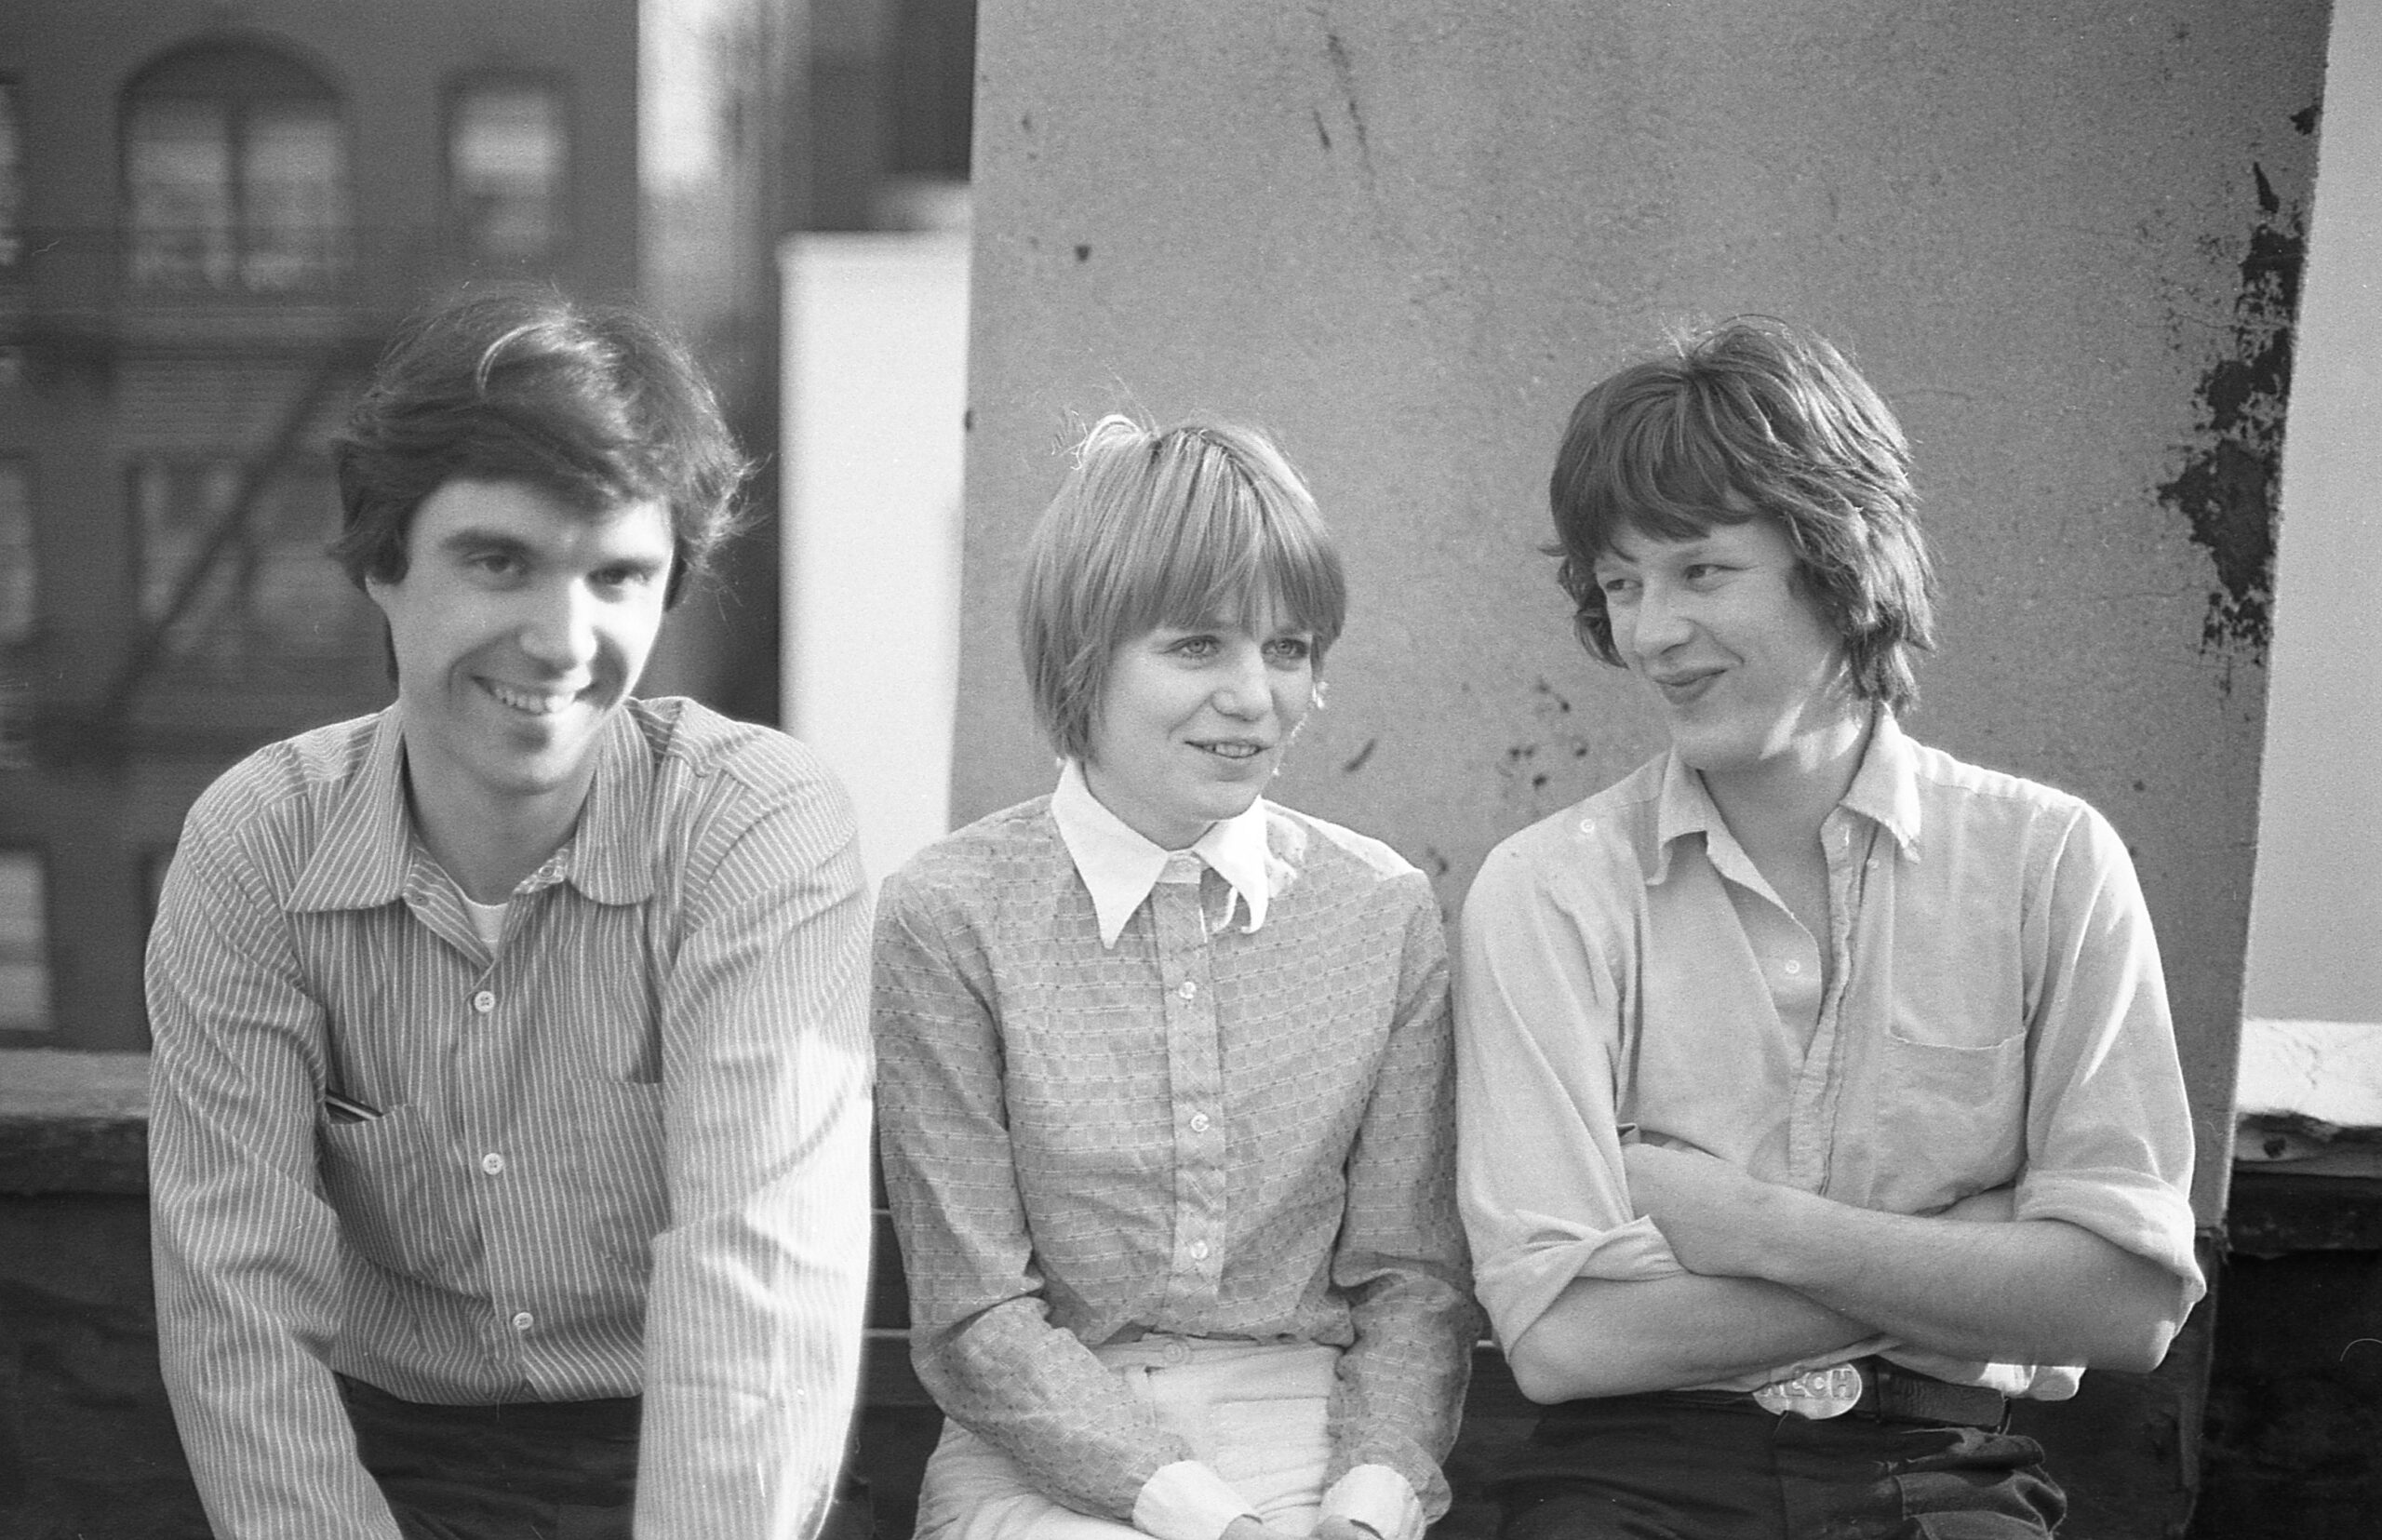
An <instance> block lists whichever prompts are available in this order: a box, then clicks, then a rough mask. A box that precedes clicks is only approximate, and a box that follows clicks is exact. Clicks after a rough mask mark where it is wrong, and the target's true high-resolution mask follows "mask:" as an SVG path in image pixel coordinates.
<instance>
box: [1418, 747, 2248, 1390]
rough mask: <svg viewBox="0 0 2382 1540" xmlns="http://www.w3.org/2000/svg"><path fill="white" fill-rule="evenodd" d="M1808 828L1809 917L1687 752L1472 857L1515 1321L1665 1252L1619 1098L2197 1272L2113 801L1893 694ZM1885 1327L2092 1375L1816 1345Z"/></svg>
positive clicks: (1650, 1274)
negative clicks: (1893, 711)
mask: <svg viewBox="0 0 2382 1540" xmlns="http://www.w3.org/2000/svg"><path fill="white" fill-rule="evenodd" d="M1821 839H1822V845H1823V847H1824V849H1825V850H1826V854H1827V870H1828V896H1829V924H1830V931H1829V933H1828V934H1827V935H1826V936H1813V935H1811V934H1809V933H1808V932H1807V931H1805V930H1804V929H1803V927H1802V926H1801V925H1800V923H1798V922H1797V921H1796V920H1795V918H1794V917H1793V916H1792V915H1791V914H1790V913H1789V912H1788V911H1787V907H1786V905H1785V904H1782V903H1780V902H1779V901H1778V898H1777V896H1776V894H1775V893H1774V892H1773V891H1772V889H1771V887H1770V884H1769V883H1768V882H1766V881H1764V880H1763V878H1762V877H1761V875H1760V872H1759V871H1758V870H1756V868H1755V866H1754V864H1753V862H1752V861H1751V859H1750V858H1748V857H1747V856H1746V853H1745V851H1744V850H1743V848H1742V847H1740V846H1739V845H1738V843H1737V842H1736V840H1735V839H1734V838H1733V837H1731V835H1730V831H1729V828H1728V825H1727V824H1725V823H1724V822H1722V820H1721V818H1720V812H1719V810H1717V809H1716V808H1715V807H1714V805H1713V803H1712V800H1711V797H1709V796H1708V795H1707V794H1706V791H1705V788H1704V783H1703V781H1702V780H1701V778H1699V777H1698V776H1697V775H1696V774H1695V772H1694V771H1693V770H1689V769H1688V768H1687V767H1686V766H1685V765H1683V764H1682V763H1680V762H1679V758H1678V757H1677V756H1676V755H1665V756H1664V757H1661V758H1659V759H1656V760H1654V761H1653V762H1652V763H1650V764H1648V765H1646V766H1644V767H1643V768H1641V769H1640V770H1638V771H1637V772H1636V773H1635V774H1633V775H1631V776H1629V777H1628V778H1627V779H1626V780H1624V781H1622V782H1621V783H1619V784H1617V785H1615V786H1613V787H1611V788H1610V789H1608V790H1606V791H1604V792H1601V793H1599V794H1598V795H1597V796H1595V797H1590V798H1588V799H1587V800H1586V801H1585V802H1582V803H1580V804H1578V805H1577V806H1575V807H1573V808H1572V809H1570V810H1567V811H1564V812H1561V813H1558V814H1557V815H1555V816H1554V817H1552V818H1548V819H1545V820H1543V821H1541V822H1540V823H1538V824H1532V826H1531V827H1529V828H1527V829H1524V830H1523V831H1521V832H1520V833H1519V834H1517V835H1515V836H1514V837H1511V838H1509V839H1507V840H1506V841H1505V843H1503V844H1501V845H1499V846H1498V847H1497V848H1496V850H1493V851H1492V852H1491V854H1490V856H1489V859H1488V861H1487V863H1486V864H1483V865H1482V867H1481V869H1480V875H1479V877H1478V878H1476V879H1475V881H1474V883H1473V888H1472V894H1471V897H1470V898H1469V899H1468V900H1467V901H1466V903H1465V910H1464V956H1463V962H1462V967H1461V969H1460V974H1461V977H1460V981H1459V988H1458V1016H1459V1021H1460V1030H1459V1032H1458V1034H1457V1039H1458V1056H1459V1058H1458V1062H1459V1065H1460V1074H1459V1083H1460V1085H1461V1088H1462V1091H1461V1094H1462V1104H1463V1131H1464V1134H1463V1171H1464V1178H1463V1196H1464V1212H1465V1223H1466V1225H1468V1226H1469V1228H1470V1231H1471V1235H1472V1244H1473V1252H1474V1255H1475V1258H1476V1261H1477V1270H1478V1282H1479V1290H1480V1299H1481V1303H1482V1304H1484V1305H1485V1306H1488V1310H1489V1316H1490V1319H1491V1320H1492V1321H1493V1322H1494V1323H1495V1325H1496V1328H1497V1334H1498V1336H1499V1338H1500V1339H1501V1340H1502V1341H1504V1342H1505V1343H1506V1344H1508V1345H1510V1344H1511V1343H1512V1342H1513V1341H1514V1340H1515V1339H1516V1338H1518V1337H1519V1336H1520V1335H1521V1334H1522V1333H1523V1332H1526V1331H1528V1330H1529V1329H1530V1328H1531V1326H1532V1323H1533V1322H1535V1321H1536V1320H1537V1319H1538V1318H1539V1317H1540V1316H1541V1315H1543V1314H1544V1313H1545V1312H1546V1309H1547V1307H1548V1306H1550V1305H1551V1304H1552V1303H1553V1302H1554V1300H1555V1298H1556V1296H1557V1295H1559V1294H1560V1293H1561V1292H1563V1290H1564V1288H1565V1286H1566V1285H1568V1284H1569V1283H1570V1282H1571V1281H1572V1279H1575V1278H1591V1279H1652V1278H1661V1277H1665V1276H1667V1275H1671V1274H1675V1273H1678V1272H1679V1271H1680V1270H1681V1268H1680V1265H1679V1260H1678V1258H1677V1257H1676V1256H1675V1255H1674V1254H1673V1253H1672V1252H1671V1249H1670V1245H1669V1243H1668V1242H1667V1241H1666V1239H1664V1238H1663V1235H1662V1232H1661V1231H1660V1230H1659V1229H1657V1228H1656V1227H1655V1226H1654V1224H1653V1221H1652V1220H1650V1219H1647V1218H1644V1217H1643V1216H1639V1215H1636V1214H1635V1211H1634V1210H1633V1208H1632V1205H1631V1203H1630V1199H1629V1193H1628V1189H1627V1184H1626V1181H1625V1180H1624V1176H1623V1167H1622V1158H1623V1157H1622V1146H1621V1140H1622V1128H1623V1125H1625V1124H1635V1125H1636V1126H1637V1127H1638V1128H1639V1131H1640V1132H1641V1133H1642V1134H1643V1136H1645V1137H1647V1138H1650V1139H1654V1140H1658V1141H1662V1142H1667V1143H1676V1144H1681V1145H1688V1146H1690V1147H1693V1148H1695V1149H1700V1150H1704V1151H1706V1152H1708V1153H1710V1154H1712V1155H1714V1156H1717V1157H1719V1158H1721V1159H1723V1160H1726V1161H1728V1162H1730V1163H1731V1164H1733V1165H1735V1166H1738V1167H1740V1168H1742V1169H1743V1170H1745V1171H1746V1172H1750V1173H1752V1174H1753V1175H1754V1176H1757V1177H1759V1178H1760V1179H1761V1180H1763V1181H1765V1182H1773V1183H1778V1184H1782V1185H1787V1186H1792V1187H1797V1188H1800V1189H1801V1190H1803V1191H1805V1192H1813V1193H1818V1194H1821V1195H1823V1196H1825V1197H1827V1198H1832V1199H1837V1200H1838V1201H1840V1202H1844V1203H1851V1204H1854V1205H1857V1206H1859V1207H1862V1208H1867V1209H1877V1210H1883V1211H1885V1212H1893V1213H1910V1214H1931V1213H1936V1212H1941V1211H1942V1210H1944V1209H1945V1208H1947V1207H1948V1206H1949V1205H1951V1204H1952V1203H1955V1202H1957V1201H1959V1200H1960V1199H1963V1198H1967V1197H1970V1196H1972V1195H1974V1194H1976V1193H1980V1192H1986V1191H1989V1190H1993V1189H1997V1188H2002V1187H2009V1188H2012V1189H2013V1196H2014V1204H2015V1210H2016V1217H2017V1218H2020V1219H2058V1220H2064V1221H2066V1222H2068V1224H2071V1225H2078V1226H2081V1228H2083V1229H2087V1230H2090V1231H2092V1232H2093V1233H2094V1234H2095V1235H2097V1236H2100V1237H2102V1238H2103V1239H2106V1240H2108V1241H2109V1242H2110V1243H2112V1244H2114V1245H2116V1246H2120V1247H2121V1248H2123V1249H2124V1250H2126V1251H2128V1252H2134V1253H2135V1254H2136V1255H2139V1256H2143V1257H2147V1258H2148V1259H2149V1260H2150V1261H2152V1262H2155V1263H2157V1264H2158V1265H2161V1266H2162V1267H2165V1268H2167V1269H2168V1270H2170V1271H2171V1272H2173V1273H2175V1275H2176V1276H2177V1277H2178V1278H2181V1279H2185V1280H2186V1281H2187V1283H2188V1285H2189V1293H2188V1297H2189V1298H2197V1297H2199V1294H2200V1293H2201V1275H2200V1269H2199V1265H2198V1264H2197V1263H2196V1262H2195V1261H2194V1259H2193V1253H2192V1212H2191V1204H2190V1199H2189V1193H2190V1190H2191V1171H2192V1130H2191V1118H2190V1115H2189V1109H2188V1106H2187V1105H2186V1103H2185V1100H2184V1082H2183V1075H2182V1072H2181V1070H2180V1069H2179V1068H2178V1067H2177V1063H2176V1056H2175V1034H2174V1031H2173V1028H2172V1026H2171V1024H2170V1023H2169V1020H2168V1014H2167V991H2166V985H2165V983H2164V981H2163V979H2162V978H2161V973H2160V968H2159V947H2158V943H2157V941H2156V940H2155V939H2154V938H2153V936H2152V934H2151V929H2150V916H2149V913H2148V910H2147V909H2146V908H2145V906H2144V904H2143V901H2142V891H2141V889H2140V888H2139V887H2137V886H2136V884H2135V881H2134V866H2133V863H2132V862H2131V861H2129V860H2128V859H2127V857H2126V852H2125V846H2124V845H2123V843H2122V842H2121V841H2120V839H2119V838H2118V836H2117V831H2116V830H2114V829H2112V828H2111V827H2110V826H2109V824H2108V820H2107V819H2105V818H2103V817H2102V816H2101V815H2100V814H2099V813H2097V812H2095V811H2094V810H2093V809H2092V808H2090V807H2089V806H2087V805H2086V804H2085V803H2083V802H2081V801H2080V800H2078V799H2077V798H2076V797H2070V796H2068V795H2067V794H2066V793H2064V792H2059V791H2055V790H2054V789H2052V788H2051V787H2049V786H2044V785H2041V784H2038V783H2034V782H2031V781H2024V780H2020V779H2019V778H2018V777H2016V776H2014V775H2004V774H2000V773H1997V772H1995V771H1992V770H1980V769H1978V768H1977V767H1975V766H1974V765H1966V764H1962V763H1961V762H1960V761H1959V760H1957V759H1954V758H1953V757H1951V756H1949V755H1947V754H1943V753H1940V752H1938V751H1936V750H1934V749H1931V748H1927V747H1925V746H1923V745H1921V744H1919V743H1913V742H1912V741H1911V740H1910V739H1909V738H1907V737H1906V736H1905V735H1904V733H1903V731H1902V729H1901V727H1900V726H1899V725H1898V724H1897V723H1896V722H1895V721H1894V717H1893V716H1891V715H1887V714H1884V713H1880V716H1879V717H1878V722H1877V727H1876V730H1875V731H1874V732H1873V733H1872V735H1871V739H1870V743H1869V749H1868V752H1867V757H1865V758H1864V760H1863V762H1862V765H1861V768H1860V770H1859V771H1858V773H1857V774H1856V775H1855V776H1854V778H1853V784H1852V786H1851V788H1850V790H1849V791H1848V792H1847V793H1846V795H1845V797H1844V799H1843V801H1842V803H1841V804H1840V806H1838V807H1837V808H1836V809H1835V810H1833V811H1831V812H1830V813H1829V814H1828V816H1827V823H1826V824H1825V825H1824V827H1823V830H1822V837H1821ZM1822 948H1826V957H1823V956H1822ZM1880 1346H1883V1347H1885V1348H1886V1350H1887V1356H1888V1357H1890V1358H1894V1359H1897V1360H1898V1361H1900V1362H1902V1363H1904V1364H1906V1365H1907V1367H1910V1368H1913V1369H1917V1370H1920V1371H1921V1372H1922V1373H1930V1374H1934V1375H1937V1376H1939V1377H1941V1378H1945V1379H1949V1380H1955V1381H1960V1382H1962V1383H1967V1384H1982V1385H1991V1386H1995V1387H1996V1388H1998V1389H2001V1390H2004V1391H2006V1392H2009V1393H2011V1394H2015V1395H2030V1396H2034V1397H2037V1398H2041V1399H2058V1398H2061V1397H2064V1396H2069V1395H2073V1394H2074V1393H2075V1389H2076V1385H2077V1375H2078V1373H2080V1371H2078V1370H2076V1369H2073V1368H2067V1367H2060V1366H2054V1365H2030V1364H2014V1363H2001V1364H1992V1363H1980V1362H1963V1361H1958V1360H1953V1359H1947V1358H1944V1357H1942V1356H1941V1355H1937V1354H1934V1353H1928V1352H1923V1351H1921V1350H1920V1349H1917V1348H1912V1347H1902V1346H1893V1345H1891V1344H1890V1343H1884V1342H1882V1341H1878V1340H1873V1341H1871V1342H1867V1343H1861V1344H1855V1345H1853V1346H1848V1347H1846V1348H1845V1349H1844V1350H1843V1351H1842V1352H1841V1353H1840V1354H1837V1355H1829V1356H1831V1357H1851V1356H1853V1355H1855V1354H1857V1353H1860V1352H1866V1351H1870V1350H1873V1349H1875V1348H1878V1347H1880ZM1787 1367H1788V1366H1785V1365H1781V1366H1779V1367H1778V1370H1773V1371H1763V1372H1760V1373H1752V1374H1747V1375H1744V1376H1739V1377H1736V1378H1733V1379H1730V1380H1727V1381H1724V1382H1722V1386H1721V1387H1723V1388H1728V1389H1750V1388H1753V1387H1754V1386H1759V1385H1760V1384H1762V1383H1763V1382H1764V1381H1766V1380H1769V1379H1772V1378H1775V1377H1776V1375H1777V1373H1778V1372H1780V1371H1783V1370H1785V1369H1786V1368H1787Z"/></svg>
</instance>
